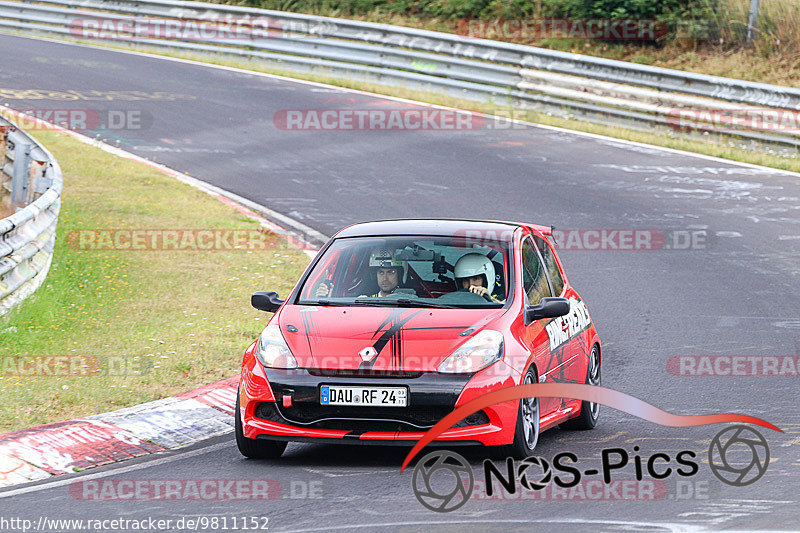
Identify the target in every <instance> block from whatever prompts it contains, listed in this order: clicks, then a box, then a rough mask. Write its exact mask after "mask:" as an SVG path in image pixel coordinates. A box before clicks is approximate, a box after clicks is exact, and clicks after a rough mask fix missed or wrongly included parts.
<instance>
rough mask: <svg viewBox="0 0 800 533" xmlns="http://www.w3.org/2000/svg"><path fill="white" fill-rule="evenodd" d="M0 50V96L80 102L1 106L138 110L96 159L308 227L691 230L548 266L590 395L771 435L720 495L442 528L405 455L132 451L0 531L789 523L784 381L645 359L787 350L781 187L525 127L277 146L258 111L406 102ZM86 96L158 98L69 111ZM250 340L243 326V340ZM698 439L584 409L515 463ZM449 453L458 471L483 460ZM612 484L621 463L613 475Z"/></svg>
mask: <svg viewBox="0 0 800 533" xmlns="http://www.w3.org/2000/svg"><path fill="white" fill-rule="evenodd" d="M0 50H2V51H3V53H2V54H0V89H3V90H8V89H11V90H26V89H47V90H50V91H62V92H63V91H67V90H75V91H79V93H73V95H74V94H79V95H81V99H79V100H75V101H64V100H58V99H53V98H52V95H51V97H48V98H45V99H24V98H14V97H10V96H9V95H11V96H15V95H17V96H23V94H22V93H14V92H8V91H6V92H4V93H2V94H3V97H2V99H1V100H2V102H3V103H5V104H6V105H9V106H11V107H13V108H15V109H19V110H24V109H27V110H30V109H62V110H63V109H89V110H109V109H111V110H130V111H134V112H139V113H141V115H140V116H142V117H144V118H145V119H146V120H145V122H146V123H147V124H146V127H144V128H141V129H131V128H128V129H124V130H117V131H114V132H110V131H104V132H100V133H102V134H103V135H102V136H103V137H105V138H108V139H110V142H111V143H112V144H113V143H114V140H115V139H117V140H119V146H120V147H121V148H124V149H127V150H129V151H131V152H133V153H136V154H139V155H141V156H144V157H147V158H150V159H152V160H153V161H156V162H159V163H163V164H165V165H167V166H170V167H172V168H174V169H177V170H180V171H185V172H188V173H189V174H191V175H193V176H195V177H197V178H199V179H202V180H204V181H207V182H209V183H212V184H214V185H217V186H219V187H222V188H224V189H227V190H229V191H231V192H234V193H236V194H239V195H241V196H244V197H246V198H248V199H251V200H253V201H255V202H258V203H261V204H264V205H266V206H268V207H270V208H272V209H274V210H277V211H279V212H281V213H284V214H286V215H289V216H292V217H294V218H296V219H297V220H300V221H302V222H303V223H305V224H307V225H309V226H311V227H312V228H314V229H316V230H319V231H321V232H323V233H326V234H331V233H333V232H334V231H335V230H336V229H338V228H340V227H341V226H343V225H346V224H349V223H352V222H357V221H361V220H369V219H378V218H389V217H469V218H491V219H511V220H526V221H533V222H537V223H543V224H553V225H555V226H556V227H557V228H565V229H566V228H570V229H577V228H584V229H602V228H607V229H621V228H632V229H634V228H635V229H655V230H660V231H663V232H667V234H668V235H672V234H671V233H669V232H672V231H674V230H678V231H700V230H704V231H705V232H706V235H707V245H706V246H704V247H696V248H695V249H689V250H675V249H661V250H657V251H634V250H625V251H622V250H604V251H596V250H593V251H589V250H587V251H565V252H562V259H563V260H564V262H565V266H566V269H567V275H568V276H569V278H570V281H571V282H572V284H573V285H574V286H575V287H576V288H577V290H578V291H579V292H580V293H581V295H582V296H583V298H584V299H585V300H586V301H587V302H588V304H589V307H590V310H591V312H592V316H593V319H594V321H595V323H596V326H597V330H598V331H599V333H600V335H601V337H602V339H603V341H604V353H603V382H604V385H606V386H609V387H612V388H614V389H617V390H620V391H623V392H626V393H628V394H631V395H633V396H636V397H638V398H641V399H643V400H645V401H648V402H651V403H653V404H655V405H657V406H658V407H660V408H662V409H665V410H668V411H670V412H673V413H677V414H708V413H722V412H736V413H744V414H750V415H754V416H758V417H761V418H764V419H766V420H768V421H769V422H772V423H773V424H775V425H777V426H779V427H780V428H782V429H784V430H785V433H783V434H778V433H776V432H774V431H769V430H762V433H763V434H764V436H765V437H766V438H767V439H768V442H769V446H770V450H771V456H772V463H771V464H770V467H769V470H768V471H767V473H766V474H765V475H764V477H763V478H761V479H760V480H759V481H757V482H756V483H754V484H752V485H749V486H747V487H731V486H728V485H725V484H723V483H722V482H720V481H719V480H717V478H715V477H714V476H713V475H712V473H711V471H710V469H709V467H708V465H707V464H705V462H703V464H701V465H700V470H699V472H698V474H697V475H696V476H694V477H691V478H678V477H677V476H671V477H669V478H667V479H666V480H664V485H663V486H662V488H663V489H664V491H665V492H664V491H662V492H661V493H659V496H658V498H656V499H655V500H654V501H637V500H633V501H630V500H629V501H623V500H621V499H620V498H619V497H616V496H615V494H614V491H611V492H608V493H604V495H603V496H604V498H601V499H600V500H594V499H588V498H582V497H581V496H580V494H573V495H572V496H571V497H569V498H566V499H565V497H564V496H563V495H558V494H555V495H553V496H552V498H551V499H549V500H522V501H520V500H518V499H516V500H512V501H477V500H475V501H470V502H468V503H467V504H466V505H465V506H464V507H462V508H461V509H459V510H456V511H454V512H451V513H447V514H442V513H434V512H431V511H428V510H426V509H425V508H423V507H422V506H421V505H420V504H419V503H418V502H417V500H416V498H415V497H414V494H413V493H412V490H411V471H410V470H408V471H406V472H404V473H400V463H401V462H402V459H403V457H404V456H405V453H406V450H403V449H394V448H384V447H380V448H369V447H337V446H328V445H311V444H294V445H290V447H289V448H288V450H287V453H286V454H285V455H284V457H283V458H282V459H280V460H278V461H265V462H254V461H247V460H244V459H243V458H242V457H241V456H240V455H239V454H238V452H237V451H236V448H235V445H234V444H233V441H232V437H227V438H221V439H215V440H213V441H210V442H209V443H207V444H204V445H202V446H199V447H196V449H193V450H187V451H181V452H179V453H173V454H169V455H168V457H167V459H166V460H165V459H163V458H160V457H159V458H149V459H147V460H138V461H134V462H131V463H124V464H123V465H121V466H114V467H107V468H101V469H95V470H92V471H91V472H87V473H86V474H78V475H74V476H73V475H70V476H68V477H66V478H55V481H50V482H46V483H44V484H41V483H40V484H39V485H35V486H33V487H23V490H27V491H28V492H20V489H19V487H17V488H14V489H12V490H13V492H12V493H11V494H12V495H9V496H8V497H5V498H2V499H0V509H1V511H0V515H2V516H1V517H4V518H10V517H20V518H26V519H30V520H33V521H34V522H35V521H37V520H38V519H39V518H40V516H47V517H48V518H75V519H89V518H109V519H111V518H128V519H142V518H148V517H154V518H171V519H173V520H174V519H178V518H180V517H199V516H212V515H213V516H217V517H220V518H221V517H226V516H227V517H228V520H229V523H230V520H231V519H232V517H234V516H238V517H243V516H252V515H253V514H257V515H260V516H266V517H268V518H269V529H270V530H272V531H341V530H347V529H350V530H353V531H360V530H392V531H395V532H400V531H419V530H422V529H431V530H437V531H464V530H469V531H484V530H489V529H490V528H497V529H500V530H508V531H530V530H532V529H536V530H547V531H549V530H554V529H564V530H570V531H572V530H574V531H593V532H596V531H621V530H622V531H642V530H646V531H660V530H662V529H664V530H681V529H692V528H708V529H715V530H717V529H732V530H764V529H797V528H798V525H797V509H798V496H797V494H798V492H800V491H799V490H798V489H800V453H798V450H799V449H800V436H799V434H800V411H799V410H798V403H799V402H798V400H800V394H798V390H800V389H799V388H798V379H800V378H798V376H797V375H796V374H795V375H794V376H783V377H780V376H765V377H732V376H727V377H722V376H718V377H687V376H676V375H672V374H670V373H669V372H668V370H667V360H668V359H669V358H670V357H672V356H681V355H746V356H761V355H795V356H796V355H798V354H800V319H799V318H798V312H797V310H798V308H799V307H800V292H799V291H798V289H797V287H798V272H799V271H800V262H799V261H798V257H799V256H800V254H798V252H800V178H798V177H796V176H791V175H787V174H782V173H780V172H771V171H767V170H758V169H752V168H747V167H743V166H738V165H733V164H728V163H723V162H719V161H714V160H709V159H703V158H698V157H691V156H688V155H684V154H677V153H670V152H667V151H662V150H657V149H650V148H644V147H639V146H635V145H630V144H624V143H620V142H615V141H612V140H607V139H597V138H591V137H586V136H579V135H573V134H569V133H564V132H558V131H553V130H548V129H543V128H537V127H525V128H514V129H504V130H499V129H495V130H491V129H480V130H478V131H461V132H452V131H450V132H442V131H426V132H420V131H331V132H308V131H284V130H280V129H278V128H277V127H276V126H275V125H274V123H273V115H274V114H275V113H276V112H278V111H279V110H285V109H335V108H351V109H388V108H398V107H399V106H402V107H407V105H406V104H400V103H398V102H396V101H390V100H386V99H381V98H378V97H373V96H368V95H363V94H356V93H352V92H347V91H343V90H338V89H334V88H325V87H320V86H315V85H309V84H303V83H297V82H293V81H289V80H284V79H276V78H269V77H263V76H257V75H249V74H242V73H235V72H230V71H225V70H220V69H214V68H208V67H203V66H197V65H191V64H186V63H179V62H172V61H166V60H161V59H154V58H148V57H141V56H136V55H131V54H124V53H119V52H114V51H108V50H99V49H93V48H89V47H78V46H69V45H62V44H56V43H52V42H45V41H39V40H32V39H26V38H21V37H12V36H5V35H3V36H0ZM89 91H101V92H106V91H141V92H143V93H148V94H150V95H151V96H152V95H153V93H156V92H161V93H170V94H173V95H179V96H176V97H175V99H173V100H164V99H163V95H162V97H159V98H152V97H149V98H146V99H141V100H136V101H126V100H120V99H114V100H87V99H85V97H86V96H87V95H89V94H90V93H89ZM93 94H95V95H97V94H98V93H93ZM104 94H105V93H104ZM148 117H149V118H151V119H152V121H151V122H150V121H149V118H148ZM66 186H67V190H68V189H69V184H68V183H67V184H66ZM242 305H247V302H246V301H243V302H242ZM257 329H258V328H257V326H255V325H254V327H253V335H254V337H255V335H257V333H258V331H257ZM795 360H796V358H795ZM719 429H722V428H721V427H720V426H706V427H698V428H692V429H683V428H665V427H661V426H656V425H654V424H651V423H649V422H644V421H642V420H640V419H638V418H636V417H634V416H631V415H627V414H624V413H620V412H616V411H612V410H610V409H605V410H603V412H602V420H601V423H600V425H599V426H598V427H597V428H596V429H595V430H593V431H591V432H577V433H575V432H565V431H561V430H552V431H548V432H546V433H544V434H543V435H542V437H541V438H540V441H539V446H538V448H537V452H538V454H539V455H541V456H542V457H544V458H546V459H548V460H549V459H551V458H552V457H553V456H554V455H555V454H557V453H558V452H561V451H571V452H574V453H575V454H576V455H577V456H578V457H579V464H580V466H581V467H582V468H585V467H589V466H591V467H597V466H599V464H600V453H601V452H600V450H601V449H603V448H609V447H622V448H625V449H626V450H628V452H629V453H631V454H633V447H634V446H639V447H640V452H639V453H640V454H641V455H642V456H643V457H645V458H646V457H648V456H650V455H652V454H653V453H656V452H664V453H667V454H670V455H671V456H673V457H674V455H675V454H676V453H677V452H678V451H680V450H692V451H694V452H696V453H697V454H698V457H700V458H701V459H703V460H704V458H705V454H706V450H707V449H708V445H709V441H710V439H711V438H712V437H713V436H714V434H715V433H716V432H717V431H718V430H719ZM463 453H464V455H465V456H466V457H467V458H468V459H469V460H470V461H471V462H472V463H473V466H474V471H475V475H476V476H477V477H479V478H480V477H481V476H482V469H481V463H482V461H483V458H484V454H483V451H482V450H469V451H464V452H463ZM86 475H94V476H102V477H100V478H99V479H107V480H130V479H183V480H191V479H207V478H229V479H271V480H276V481H278V482H279V483H280V485H281V487H282V493H281V497H279V498H277V499H275V500H271V501H216V502H207V501H139V502H132V501H102V502H97V501H85V500H82V499H80V498H76V497H75V496H74V492H72V493H71V492H70V490H69V487H70V485H69V483H67V484H65V480H66V481H69V482H70V483H71V482H73V481H76V480H80V479H83V478H82V476H86ZM633 477H634V473H633V469H632V465H629V466H628V467H627V468H626V469H625V470H623V471H620V473H619V477H615V479H619V480H623V479H627V480H630V479H633ZM73 478H74V479H73ZM594 479H596V477H595V478H594ZM690 489H691V492H692V494H691V495H689V492H690ZM698 492H699V495H698ZM0 496H2V494H1V493H0ZM425 524H428V525H425ZM167 530H172V529H167ZM175 530H177V529H175ZM218 530H221V526H220V527H218Z"/></svg>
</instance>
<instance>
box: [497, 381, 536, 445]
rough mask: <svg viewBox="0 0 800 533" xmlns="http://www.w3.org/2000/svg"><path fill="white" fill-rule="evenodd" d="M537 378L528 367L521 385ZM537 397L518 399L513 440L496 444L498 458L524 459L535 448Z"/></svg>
mask: <svg viewBox="0 0 800 533" xmlns="http://www.w3.org/2000/svg"><path fill="white" fill-rule="evenodd" d="M538 381H539V380H538V378H537V376H536V372H535V371H534V370H533V367H530V368H528V371H527V372H525V377H524V378H523V379H522V384H523V385H528V384H531V383H537V382H538ZM540 414H541V412H540V409H539V398H522V399H521V400H520V401H519V409H518V410H517V425H516V427H515V429H514V442H512V443H511V444H509V445H506V446H498V450H497V451H498V453H499V455H500V458H505V457H513V458H515V459H524V458H525V457H528V456H530V455H531V454H532V453H533V450H534V449H536V443H537V442H538V441H539V417H540Z"/></svg>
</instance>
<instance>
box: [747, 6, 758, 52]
mask: <svg viewBox="0 0 800 533" xmlns="http://www.w3.org/2000/svg"><path fill="white" fill-rule="evenodd" d="M758 3H759V0H750V19H749V20H748V21H747V42H748V43H751V42H753V37H755V33H756V32H757V31H758Z"/></svg>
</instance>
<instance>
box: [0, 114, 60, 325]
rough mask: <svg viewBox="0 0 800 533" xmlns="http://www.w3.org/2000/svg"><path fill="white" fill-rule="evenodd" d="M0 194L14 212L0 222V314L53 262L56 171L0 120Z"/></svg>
mask: <svg viewBox="0 0 800 533" xmlns="http://www.w3.org/2000/svg"><path fill="white" fill-rule="evenodd" d="M0 163H1V164H2V170H0V187H2V188H3V192H4V193H5V194H0V198H3V202H4V203H5V204H6V205H4V206H3V207H10V209H11V210H12V211H13V210H16V212H15V213H13V214H12V215H11V216H8V217H6V218H3V219H2V220H0V315H3V314H5V313H7V312H8V311H9V310H10V309H12V308H13V307H14V306H15V305H17V304H18V303H19V302H21V301H22V300H24V299H25V298H27V297H28V296H29V295H30V294H32V293H33V292H34V291H35V290H36V289H37V288H38V287H39V286H40V285H41V284H42V282H43V281H44V279H45V277H46V276H47V272H48V271H49V270H50V263H51V261H52V259H53V245H54V244H55V238H56V224H57V223H58V211H59V208H60V207H61V187H62V178H61V168H60V167H59V166H58V162H57V161H56V160H55V158H54V157H53V156H52V154H50V152H48V151H47V149H46V148H45V147H44V146H42V145H41V144H39V143H38V142H37V141H36V140H35V139H34V138H33V137H31V136H30V135H28V134H27V133H26V132H24V131H22V130H20V129H19V128H18V127H17V126H16V124H14V123H13V122H11V121H9V120H7V119H5V118H4V117H2V116H0Z"/></svg>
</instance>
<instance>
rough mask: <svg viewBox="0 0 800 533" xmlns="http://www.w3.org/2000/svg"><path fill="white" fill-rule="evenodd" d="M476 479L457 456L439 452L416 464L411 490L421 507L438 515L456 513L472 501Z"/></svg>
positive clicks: (466, 464) (442, 451)
mask: <svg viewBox="0 0 800 533" xmlns="http://www.w3.org/2000/svg"><path fill="white" fill-rule="evenodd" d="M474 485H475V478H474V476H473V474H472V467H471V466H470V465H469V463H468V462H467V460H466V459H464V458H463V457H462V456H460V455H459V454H457V453H454V452H449V451H446V450H437V451H434V452H431V453H429V454H428V455H426V456H425V457H423V458H422V459H420V460H419V461H418V462H417V465H416V466H415V467H414V474H413V476H412V478H411V486H412V488H413V489H414V495H415V496H416V497H417V500H419V503H421V504H422V505H424V506H425V507H427V508H428V509H430V510H431V511H436V512H437V513H448V512H450V511H455V510H456V509H458V508H459V507H461V506H462V505H464V504H465V503H467V500H469V497H470V496H471V495H472V489H473V488H474Z"/></svg>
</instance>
